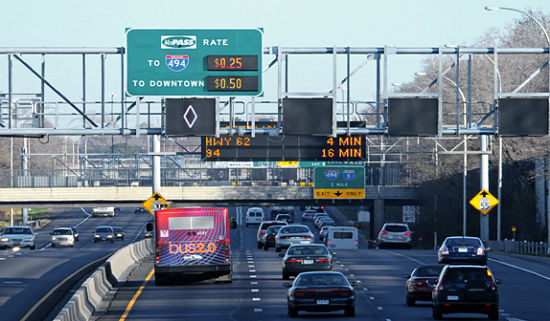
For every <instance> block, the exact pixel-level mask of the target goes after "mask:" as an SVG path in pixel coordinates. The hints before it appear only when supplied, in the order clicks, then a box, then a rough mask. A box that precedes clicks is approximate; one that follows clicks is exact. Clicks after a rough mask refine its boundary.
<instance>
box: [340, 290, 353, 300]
mask: <svg viewBox="0 0 550 321" xmlns="http://www.w3.org/2000/svg"><path fill="white" fill-rule="evenodd" d="M352 294H353V293H352V292H351V291H346V290H344V291H341V292H340V296H341V297H344V298H346V297H348V296H351V295H352Z"/></svg>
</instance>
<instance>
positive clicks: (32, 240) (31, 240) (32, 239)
mask: <svg viewBox="0 0 550 321" xmlns="http://www.w3.org/2000/svg"><path fill="white" fill-rule="evenodd" d="M24 241H25V242H34V238H30V239H24Z"/></svg>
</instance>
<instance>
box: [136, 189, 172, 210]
mask: <svg viewBox="0 0 550 321" xmlns="http://www.w3.org/2000/svg"><path fill="white" fill-rule="evenodd" d="M141 205H142V206H143V207H144V208H145V209H146V210H147V211H148V212H149V213H151V215H155V211H156V210H160V209H163V208H168V205H169V204H168V201H167V200H166V199H165V198H164V197H162V195H160V193H153V195H151V196H150V197H149V198H148V199H147V200H145V202H143V203H141Z"/></svg>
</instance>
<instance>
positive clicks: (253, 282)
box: [250, 281, 258, 285]
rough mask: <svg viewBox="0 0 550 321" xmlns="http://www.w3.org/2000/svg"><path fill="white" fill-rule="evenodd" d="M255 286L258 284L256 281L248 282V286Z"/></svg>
mask: <svg viewBox="0 0 550 321" xmlns="http://www.w3.org/2000/svg"><path fill="white" fill-rule="evenodd" d="M257 284H258V282H256V281H252V282H250V285H257Z"/></svg>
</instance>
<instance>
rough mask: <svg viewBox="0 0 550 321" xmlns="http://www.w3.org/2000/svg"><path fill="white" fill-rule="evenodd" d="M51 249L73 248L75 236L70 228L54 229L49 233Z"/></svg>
mask: <svg viewBox="0 0 550 321" xmlns="http://www.w3.org/2000/svg"><path fill="white" fill-rule="evenodd" d="M50 238H51V244H52V247H56V246H60V245H65V246H70V247H74V241H75V236H74V233H73V230H72V229H71V228H70V227H58V228H54V229H53V231H51V233H50Z"/></svg>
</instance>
